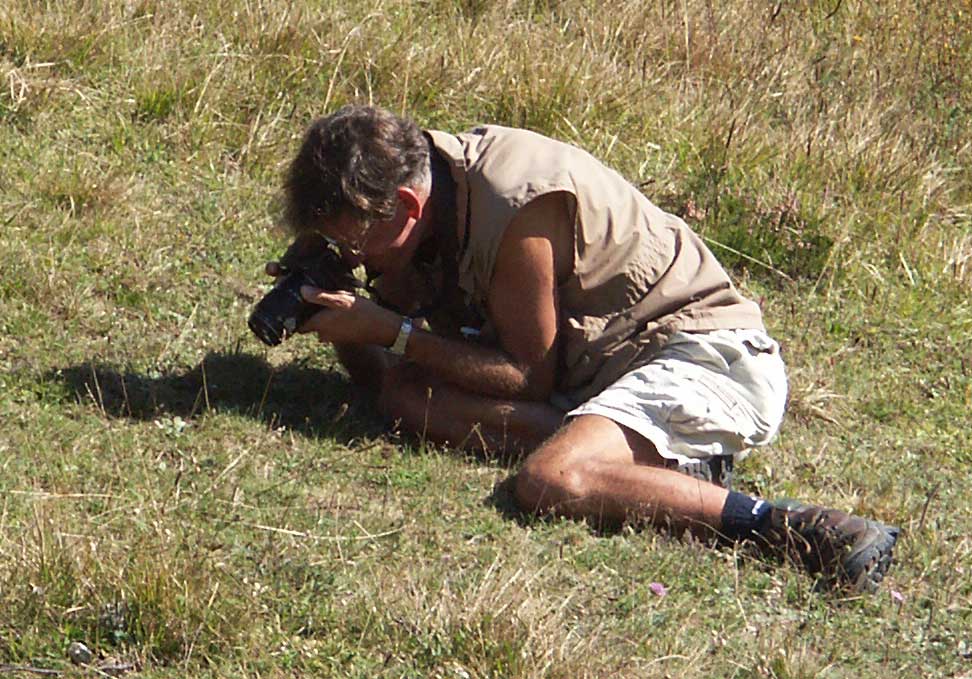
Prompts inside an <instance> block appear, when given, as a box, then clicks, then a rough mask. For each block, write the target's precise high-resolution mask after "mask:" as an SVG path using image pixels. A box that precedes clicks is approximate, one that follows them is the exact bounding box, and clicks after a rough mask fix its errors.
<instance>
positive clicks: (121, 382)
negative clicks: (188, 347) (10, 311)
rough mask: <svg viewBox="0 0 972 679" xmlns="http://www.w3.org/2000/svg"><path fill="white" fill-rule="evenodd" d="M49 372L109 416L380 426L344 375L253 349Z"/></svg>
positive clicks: (346, 432) (349, 433) (341, 435)
mask: <svg viewBox="0 0 972 679" xmlns="http://www.w3.org/2000/svg"><path fill="white" fill-rule="evenodd" d="M47 379H49V380H53V381H59V382H62V383H63V384H65V385H66V386H67V387H68V390H69V391H70V392H71V393H72V394H73V396H74V397H75V398H76V399H78V400H79V401H81V402H90V403H93V404H94V405H95V406H96V407H97V408H99V409H100V410H101V411H102V412H103V413H105V415H107V416H109V417H116V418H125V419H131V420H155V419H158V418H159V417H166V416H168V417H175V416H178V417H181V418H183V419H185V420H190V419H192V418H194V417H197V416H200V415H203V414H204V413H212V412H216V413H233V414H238V415H243V416H246V417H251V418H254V419H257V420H261V421H265V422H267V423H268V425H270V426H274V427H286V428H288V429H291V430H292V431H295V432H299V433H301V434H304V435H306V436H312V437H315V438H325V437H326V438H333V439H337V440H342V441H344V442H347V441H349V440H350V439H353V438H359V437H362V436H378V435H380V434H381V433H382V432H383V431H384V427H383V426H382V422H381V420H380V418H379V417H378V416H377V414H375V413H373V412H371V411H370V409H369V408H368V406H367V401H366V399H362V398H356V395H355V393H354V391H353V388H352V385H351V384H350V382H349V381H348V379H347V377H345V376H344V375H342V374H341V373H339V372H337V371H336V370H321V369H320V368H315V367H311V366H309V365H307V363H306V362H303V361H298V362H295V363H288V364H286V365H283V366H280V367H274V366H271V365H270V364H269V363H267V362H266V361H265V360H264V359H263V358H261V357H259V356H256V355H253V354H247V353H242V352H218V351H216V352H210V353H209V354H207V355H206V357H205V358H204V359H203V360H202V361H200V362H199V364H197V365H196V366H195V367H194V368H192V369H190V370H185V371H182V372H173V373H166V374H142V373H139V372H136V371H134V370H128V369H124V368H121V369H120V368H118V367H116V366H111V365H105V364H98V363H93V362H92V363H83V364H79V365H74V366H70V367H67V368H59V369H56V370H52V371H51V372H49V373H48V375H47Z"/></svg>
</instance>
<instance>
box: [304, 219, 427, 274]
mask: <svg viewBox="0 0 972 679" xmlns="http://www.w3.org/2000/svg"><path fill="white" fill-rule="evenodd" d="M407 219H408V215H407V214H405V212H404V211H403V210H402V209H398V210H396V212H395V215H394V216H393V217H392V218H391V219H389V220H386V221H380V222H371V223H368V224H361V223H360V222H359V221H358V220H356V219H354V218H353V217H351V216H349V215H348V214H346V213H345V214H342V215H340V216H339V217H337V218H336V219H332V220H329V221H328V223H327V224H326V225H325V226H323V227H322V228H321V233H322V235H324V236H325V237H327V238H329V239H331V240H332V241H334V243H335V244H336V245H337V246H338V248H339V249H340V250H341V256H342V257H343V258H344V260H345V261H346V262H347V263H348V264H349V265H350V266H352V267H354V266H358V265H359V264H363V265H364V266H365V268H366V270H368V272H369V274H372V273H374V274H378V273H394V272H397V271H398V270H400V269H402V268H404V267H405V265H406V264H407V263H408V260H409V257H410V255H409V252H408V248H407V247H406V245H407V243H406V241H407V238H406V237H405V236H406V235H407V233H406V232H405V231H404V227H405V225H406V224H405V223H406V221H407Z"/></svg>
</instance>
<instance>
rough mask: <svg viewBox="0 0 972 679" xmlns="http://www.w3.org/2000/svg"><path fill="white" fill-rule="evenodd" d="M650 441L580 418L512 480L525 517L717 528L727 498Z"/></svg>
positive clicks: (704, 531)
mask: <svg viewBox="0 0 972 679" xmlns="http://www.w3.org/2000/svg"><path fill="white" fill-rule="evenodd" d="M664 464H665V461H664V459H663V458H662V457H661V456H660V455H659V454H658V452H657V451H656V450H655V448H654V446H653V445H652V444H651V442H650V441H648V440H647V439H645V438H643V437H641V436H640V435H638V434H636V433H634V432H633V431H631V430H630V429H627V428H626V427H622V426H621V425H619V424H617V423H615V422H613V421H611V420H609V419H607V418H604V417H600V416H597V415H583V416H581V417H577V418H575V419H573V420H571V421H570V422H569V423H568V424H567V425H566V426H565V427H564V428H563V429H561V430H560V431H559V432H557V434H556V435H555V436H554V437H553V438H551V439H550V440H548V441H547V442H546V443H544V444H543V445H542V446H541V447H540V448H539V449H537V450H536V451H535V452H534V453H533V454H531V455H530V456H529V457H528V458H527V460H526V462H525V464H524V466H523V469H522V470H521V471H520V472H519V474H517V476H516V491H515V492H516V499H517V503H518V504H519V505H520V507H521V508H522V509H524V510H526V511H531V512H539V513H556V514H560V515H565V516H571V517H577V518H588V519H593V520H595V521H607V522H610V523H620V522H622V521H624V520H626V519H629V518H635V519H642V520H647V521H650V522H652V523H654V524H656V525H673V526H675V527H677V528H691V529H692V530H693V531H695V532H697V533H699V534H703V535H704V534H708V535H711V534H712V531H718V530H719V529H720V528H721V515H722V509H723V507H724V505H725V503H726V497H727V496H728V491H726V490H725V489H724V488H720V487H719V486H716V485H714V484H712V483H707V482H705V481H701V480H699V479H695V478H692V477H689V476H686V475H684V474H680V473H679V472H677V471H674V470H672V469H666V468H664Z"/></svg>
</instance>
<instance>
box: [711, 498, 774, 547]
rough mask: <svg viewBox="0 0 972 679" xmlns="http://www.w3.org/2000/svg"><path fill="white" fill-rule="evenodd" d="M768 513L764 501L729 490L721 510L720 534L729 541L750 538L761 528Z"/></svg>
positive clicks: (768, 508)
mask: <svg viewBox="0 0 972 679" xmlns="http://www.w3.org/2000/svg"><path fill="white" fill-rule="evenodd" d="M769 512H770V505H769V503H768V502H766V501H765V500H760V499H758V498H755V497H752V496H750V495H744V494H743V493H737V492H736V491H734V490H730V491H729V497H727V498H726V504H725V506H724V507H723V508H722V534H723V535H725V536H726V537H727V538H729V539H730V540H745V539H746V538H751V537H753V536H754V535H756V534H757V533H759V531H760V530H761V529H762V528H763V524H764V523H766V519H768V518H769Z"/></svg>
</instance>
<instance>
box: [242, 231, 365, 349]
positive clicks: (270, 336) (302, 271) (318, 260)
mask: <svg viewBox="0 0 972 679" xmlns="http://www.w3.org/2000/svg"><path fill="white" fill-rule="evenodd" d="M279 264H280V267H281V269H282V270H283V275H281V276H280V277H278V279H277V282H276V284H275V285H274V286H273V289H271V290H270V292H268V293H267V294H266V295H264V297H263V299H261V300H260V301H259V302H257V305H256V307H255V308H254V309H253V312H252V313H251V314H250V318H249V320H248V321H247V325H249V326H250V330H252V331H253V334H254V335H256V336H257V337H258V338H259V339H260V341H261V342H263V343H264V344H266V345H267V346H271V347H275V346H277V345H278V344H280V343H281V342H283V341H284V340H285V339H287V338H288V337H290V336H291V335H293V334H294V333H295V332H297V329H298V328H300V326H302V325H303V324H304V323H306V322H307V321H308V319H310V317H311V316H313V315H314V314H315V313H317V312H318V311H320V308H321V307H319V306H318V305H316V304H312V303H310V302H307V301H305V300H304V298H303V297H302V296H301V294H300V288H301V286H304V285H309V286H312V287H315V288H321V289H323V290H327V291H328V292H334V291H336V290H347V291H348V292H353V291H354V290H355V289H356V288H359V287H361V283H360V282H359V281H358V280H357V279H356V278H355V277H354V273H353V272H352V271H351V267H349V266H348V265H347V263H345V261H344V259H343V258H342V257H341V254H340V253H339V252H338V251H337V249H336V248H335V247H334V246H332V245H331V244H329V243H328V242H327V241H326V240H325V239H324V238H323V237H321V236H318V235H316V234H308V235H304V236H300V237H299V238H297V240H295V241H294V243H293V244H292V245H291V246H290V247H289V248H288V249H287V252H286V253H284V256H283V257H281V258H280V262H279Z"/></svg>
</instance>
